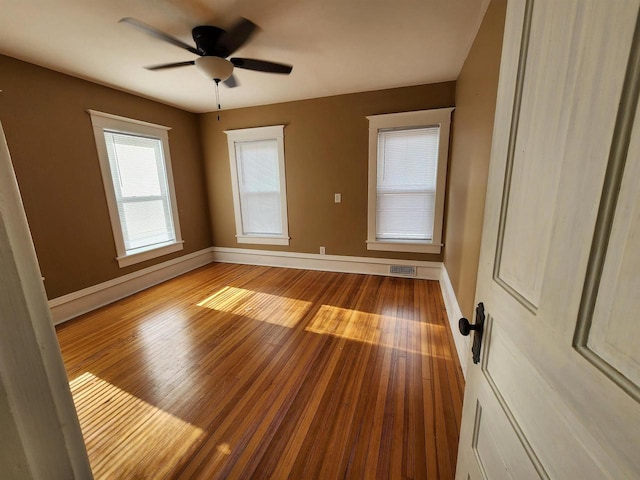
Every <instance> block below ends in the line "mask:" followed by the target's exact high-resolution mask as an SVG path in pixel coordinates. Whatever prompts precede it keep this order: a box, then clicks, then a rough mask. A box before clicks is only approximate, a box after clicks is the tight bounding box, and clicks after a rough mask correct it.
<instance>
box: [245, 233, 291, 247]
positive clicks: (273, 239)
mask: <svg viewBox="0 0 640 480" xmlns="http://www.w3.org/2000/svg"><path fill="white" fill-rule="evenodd" d="M236 240H237V241H238V243H253V244H255V245H289V240H290V238H289V237H285V236H282V235H273V236H268V235H260V236H258V235H236Z"/></svg>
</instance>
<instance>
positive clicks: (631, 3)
mask: <svg viewBox="0 0 640 480" xmlns="http://www.w3.org/2000/svg"><path fill="white" fill-rule="evenodd" d="M639 7H640V0H612V1H607V2H601V1H597V0H591V1H589V0H583V1H578V0H575V1H574V0H535V1H534V0H512V1H510V2H509V3H508V8H507V18H506V25H505V40H504V46H503V55H502V63H501V72H500V83H499V87H498V104H497V106H496V120H495V127H494V138H493V146H492V158H491V165H490V172H489V184H488V190H487V200H486V207H485V223H484V230H483V241H482V250H481V257H480V266H479V272H478V288H477V292H476V297H477V301H478V302H483V303H484V305H485V308H486V311H487V319H488V321H487V327H486V328H487V330H486V332H485V335H484V336H483V351H482V362H481V364H480V365H479V366H477V365H474V364H472V363H469V366H468V378H467V388H466V391H465V403H464V408H463V421H462V428H461V435H460V448H459V459H458V470H457V478H458V479H464V478H467V477H469V476H470V477H471V478H476V477H477V476H478V474H479V473H478V472H480V475H484V476H486V477H487V478H559V479H570V478H582V479H591V478H593V479H602V478H615V479H624V478H628V479H632V478H640V458H639V456H638V453H637V452H638V448H639V445H640V403H639V400H640V396H639V395H638V380H639V377H640V374H639V373H638V372H639V368H638V367H639V361H640V354H639V353H638V352H640V343H639V342H638V338H640V327H639V326H638V322H637V321H636V320H635V317H636V315H637V313H636V312H637V311H638V310H637V308H638V307H640V300H639V299H638V297H640V194H639V193H638V186H637V185H638V183H637V179H638V178H640V165H639V162H640V121H638V122H635V123H634V113H635V111H636V109H637V105H638V93H639V92H640V40H639V38H640V33H638V32H639V31H640V30H639V29H638V27H637V24H638V10H639ZM638 119H639V120H640V116H639V117H638ZM617 192H619V195H617ZM612 199H613V200H612ZM514 439H515V440H514ZM482 472H484V473H482Z"/></svg>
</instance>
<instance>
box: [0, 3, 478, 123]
mask: <svg viewBox="0 0 640 480" xmlns="http://www.w3.org/2000/svg"><path fill="white" fill-rule="evenodd" d="M488 3H489V0H235V1H234V0H135V1H134V0H0V53H2V54H5V55H9V56H11V57H15V58H19V59H21V60H25V61H28V62H31V63H35V64H37V65H41V66H44V67H47V68H51V69H53V70H57V71H59V72H63V73H67V74H70V75H74V76H77V77H80V78H85V79H87V80H91V81H94V82H96V83H100V84H103V85H108V86H111V87H114V88H117V89H120V90H124V91H128V92H133V93H136V94H138V95H141V96H144V97H148V98H152V99H154V100H157V101H160V102H163V103H167V104H170V105H175V106H178V107H181V108H184V109H186V110H189V111H192V112H208V111H212V110H215V108H216V104H215V100H214V95H215V93H214V83H213V82H212V81H210V80H207V79H206V78H205V77H204V76H202V75H201V74H200V73H199V72H198V71H197V70H196V68H195V67H193V66H190V67H183V68H178V69H173V70H165V71H158V72H152V71H148V70H145V69H144V68H143V67H144V66H149V65H157V64H161V63H168V62H174V61H175V62H177V61H183V60H192V59H193V58H194V57H195V56H194V55H193V54H191V53H189V52H187V51H185V50H181V49H180V48H177V47H175V46H173V45H170V44H168V43H164V42H162V41H160V40H157V39H155V38H152V37H150V36H148V35H145V34H144V33H142V32H140V31H139V30H136V29H134V28H132V27H130V26H127V25H125V24H120V23H118V20H119V19H120V18H122V17H135V18H137V19H139V20H142V21H144V22H145V23H148V24H150V25H153V26H154V27H156V28H158V29H160V30H162V31H164V32H167V33H169V34H171V35H173V36H175V37H178V38H180V39H181V40H183V41H185V42H188V43H189V44H193V41H192V39H191V28H193V27H194V26H196V25H202V24H209V25H216V26H221V27H223V28H224V27H225V26H229V25H231V24H233V22H234V20H237V18H238V17H239V16H243V17H246V18H248V19H250V20H252V21H253V22H255V23H257V24H258V25H259V26H260V27H261V29H262V30H261V31H259V32H258V33H257V34H255V35H254V36H253V37H252V38H251V39H250V41H249V42H248V43H247V44H246V45H245V46H243V47H242V48H241V49H240V50H238V51H237V52H235V53H234V54H233V56H236V57H250V58H260V59H264V60H271V61H275V62H281V63H287V64H291V65H293V66H294V68H293V72H292V73H291V75H289V76H282V75H273V74H266V73H259V72H253V71H248V70H240V69H236V70H235V75H236V77H237V79H238V81H239V82H240V86H239V87H237V88H234V89H228V88H226V87H224V86H222V85H221V87H220V97H221V103H222V107H223V109H228V108H237V107H245V106H253V105H264V104H269V103H278V102H285V101H290V100H300V99H304V98H315V97H324V96H328V95H338V94H343V93H352V92H360V91H368V90H377V89H383V88H392V87H402V86H409V85H419V84H423V83H432V82H440V81H446V80H455V79H456V78H457V77H458V74H459V73H460V69H461V68H462V64H463V62H464V59H465V58H466V55H467V53H468V51H469V48H470V47H471V44H472V42H473V39H474V37H475V35H476V32H477V30H478V28H479V25H480V22H481V20H482V16H483V15H484V12H485V10H486V7H487V5H488ZM0 88H2V86H1V85H0Z"/></svg>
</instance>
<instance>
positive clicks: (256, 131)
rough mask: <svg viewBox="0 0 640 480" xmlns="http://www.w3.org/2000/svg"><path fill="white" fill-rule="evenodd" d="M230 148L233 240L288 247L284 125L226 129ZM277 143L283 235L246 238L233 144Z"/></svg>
mask: <svg viewBox="0 0 640 480" xmlns="http://www.w3.org/2000/svg"><path fill="white" fill-rule="evenodd" d="M224 133H226V134H227V144H228V147H229V164H230V167H231V188H232V190H233V211H234V214H235V220H236V241H237V242H238V243H252V244H257V245H289V240H290V237H289V222H288V220H287V185H286V175H285V169H284V125H272V126H269V127H256V128H242V129H238V130H225V132H224ZM274 139H275V140H277V142H278V168H279V169H280V194H281V195H280V208H281V213H282V235H245V234H244V231H243V228H242V211H241V209H240V190H239V188H238V164H237V160H236V148H235V144H236V142H251V141H256V140H274Z"/></svg>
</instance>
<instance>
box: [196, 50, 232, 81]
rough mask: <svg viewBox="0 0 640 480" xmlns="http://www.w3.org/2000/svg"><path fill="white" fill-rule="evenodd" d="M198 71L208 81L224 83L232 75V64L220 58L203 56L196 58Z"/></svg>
mask: <svg viewBox="0 0 640 480" xmlns="http://www.w3.org/2000/svg"><path fill="white" fill-rule="evenodd" d="M196 67H197V68H198V71H200V72H202V74H203V75H204V76H205V77H207V78H208V79H209V80H220V81H221V82H224V81H225V80H226V79H227V78H229V77H230V76H231V74H232V73H233V63H231V62H230V61H229V60H225V59H224V58H221V57H214V56H204V57H198V58H196Z"/></svg>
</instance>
